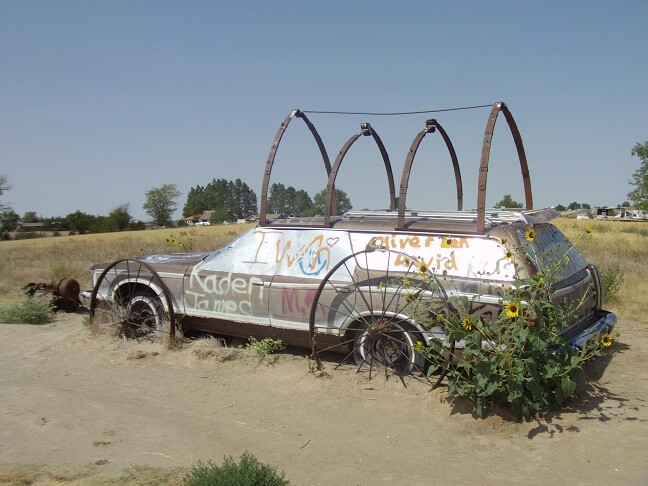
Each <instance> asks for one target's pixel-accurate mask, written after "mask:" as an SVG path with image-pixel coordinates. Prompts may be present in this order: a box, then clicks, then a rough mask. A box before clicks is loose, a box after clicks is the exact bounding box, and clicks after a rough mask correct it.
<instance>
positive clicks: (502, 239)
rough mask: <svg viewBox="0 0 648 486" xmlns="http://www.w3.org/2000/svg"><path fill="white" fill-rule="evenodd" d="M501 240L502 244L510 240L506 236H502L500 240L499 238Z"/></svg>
mask: <svg viewBox="0 0 648 486" xmlns="http://www.w3.org/2000/svg"><path fill="white" fill-rule="evenodd" d="M499 242H500V243H501V244H502V245H506V243H507V242H508V240H507V239H506V238H504V237H501V238H500V240H499Z"/></svg>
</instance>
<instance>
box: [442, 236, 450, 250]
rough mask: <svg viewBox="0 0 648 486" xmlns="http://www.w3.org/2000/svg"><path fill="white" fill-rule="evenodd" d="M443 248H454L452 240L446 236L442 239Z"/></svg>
mask: <svg viewBox="0 0 648 486" xmlns="http://www.w3.org/2000/svg"><path fill="white" fill-rule="evenodd" d="M441 248H452V238H450V237H449V236H444V237H443V238H442V239H441Z"/></svg>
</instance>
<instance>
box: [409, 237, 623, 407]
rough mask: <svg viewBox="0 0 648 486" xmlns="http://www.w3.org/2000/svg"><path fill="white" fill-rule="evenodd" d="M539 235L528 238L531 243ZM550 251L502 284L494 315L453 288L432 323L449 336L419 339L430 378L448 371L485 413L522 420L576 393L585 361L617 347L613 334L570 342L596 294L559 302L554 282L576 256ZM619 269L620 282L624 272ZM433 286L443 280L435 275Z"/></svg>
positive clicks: (455, 387)
mask: <svg viewBox="0 0 648 486" xmlns="http://www.w3.org/2000/svg"><path fill="white" fill-rule="evenodd" d="M534 237H535V233H529V234H528V235H526V236H525V238H526V239H527V240H529V241H532V240H533V238H534ZM511 240H513V238H511ZM550 257H551V255H549V256H546V255H545V256H544V257H543V258H544V260H546V262H547V263H546V264H545V267H544V269H543V270H542V271H539V272H537V273H536V274H535V275H534V276H533V277H530V278H518V279H516V280H515V281H514V282H513V285H511V286H510V287H509V288H501V290H500V291H499V292H500V298H499V310H497V311H496V312H493V313H492V315H490V314H489V315H483V316H481V317H478V316H476V315H475V314H474V313H472V312H471V309H472V308H473V305H474V303H473V302H470V301H469V300H468V298H467V297H464V296H461V295H460V293H459V292H453V294H454V295H450V296H449V297H448V298H447V299H446V300H445V302H444V305H443V308H442V309H441V310H439V309H438V308H437V309H431V310H430V315H431V319H430V320H431V322H430V327H434V326H436V325H441V326H443V328H444V330H445V339H443V340H441V339H432V340H431V341H430V342H429V343H428V345H424V343H421V342H418V343H416V351H417V352H418V353H419V354H420V355H421V356H422V357H424V358H426V359H427V361H428V362H429V363H430V366H429V368H428V376H429V375H432V374H433V373H441V374H442V376H445V377H446V378H447V380H448V393H449V394H450V395H451V396H453V397H463V398H466V399H468V400H469V401H471V402H472V405H473V410H474V412H475V413H476V414H477V415H479V416H480V417H483V416H484V415H485V414H486V409H487V407H488V405H489V404H499V405H504V406H508V407H510V409H511V411H512V412H513V414H514V415H515V416H516V418H517V419H522V420H531V419H532V418H533V417H534V416H535V415H536V414H537V413H539V412H545V411H548V410H558V409H559V408H560V407H561V406H562V404H563V402H564V400H565V399H566V398H568V397H570V396H571V395H573V394H574V392H575V389H576V381H575V379H574V378H575V375H576V374H577V373H578V372H580V371H581V370H582V368H583V365H584V363H585V362H586V361H587V360H588V359H590V358H591V357H593V356H599V355H601V354H602V352H603V349H604V348H607V347H609V346H611V345H612V336H611V335H610V334H604V335H603V336H601V340H600V341H599V342H594V343H589V344H588V348H587V349H584V350H580V349H575V348H573V347H572V346H571V345H570V344H569V342H568V339H567V336H566V335H565V333H563V332H562V330H563V329H565V327H566V326H567V324H568V323H570V322H574V321H575V320H576V319H577V318H578V317H577V316H578V315H579V313H580V311H579V308H580V307H581V306H583V305H587V304H586V303H587V302H588V298H589V297H588V296H591V294H588V295H586V296H583V297H582V299H581V300H579V301H577V302H571V303H569V304H556V303H554V302H552V300H551V293H552V288H553V284H554V283H555V282H556V281H557V279H559V278H562V277H561V276H560V275H561V270H562V268H563V266H564V265H568V264H569V258H568V256H565V257H564V258H562V259H556V258H553V259H551V258H550ZM549 262H551V263H549ZM611 273H612V274H613V276H614V282H615V284H616V285H618V283H619V280H618V276H619V275H620V270H619V269H618V268H616V269H614V270H613V271H612V272H611ZM442 278H443V279H444V280H446V277H442ZM609 278H610V279H611V278H612V277H609ZM449 283H450V285H451V286H452V282H449ZM430 285H431V287H432V288H434V285H440V284H439V282H438V280H432V281H431V282H430ZM610 285H611V284H609V285H608V286H610ZM590 291H591V290H590ZM588 292H589V291H588ZM457 343H460V344H459V345H458V344H457ZM455 348H456V349H455Z"/></svg>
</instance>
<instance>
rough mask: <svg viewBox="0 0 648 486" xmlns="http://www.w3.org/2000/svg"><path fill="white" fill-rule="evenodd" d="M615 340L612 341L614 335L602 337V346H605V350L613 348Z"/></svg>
mask: <svg viewBox="0 0 648 486" xmlns="http://www.w3.org/2000/svg"><path fill="white" fill-rule="evenodd" d="M613 341H614V340H613V339H612V334H610V333H606V334H603V335H602V336H601V344H602V345H603V347H604V348H609V347H610V346H612V342H613Z"/></svg>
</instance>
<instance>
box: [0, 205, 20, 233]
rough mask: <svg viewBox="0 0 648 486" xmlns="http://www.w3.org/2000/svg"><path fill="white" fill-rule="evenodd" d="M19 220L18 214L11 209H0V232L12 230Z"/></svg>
mask: <svg viewBox="0 0 648 486" xmlns="http://www.w3.org/2000/svg"><path fill="white" fill-rule="evenodd" d="M18 221H20V216H19V215H18V213H16V212H15V211H14V210H13V209H10V208H6V209H3V210H1V211H0V233H1V232H4V231H14V230H15V229H16V226H17V225H18Z"/></svg>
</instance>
